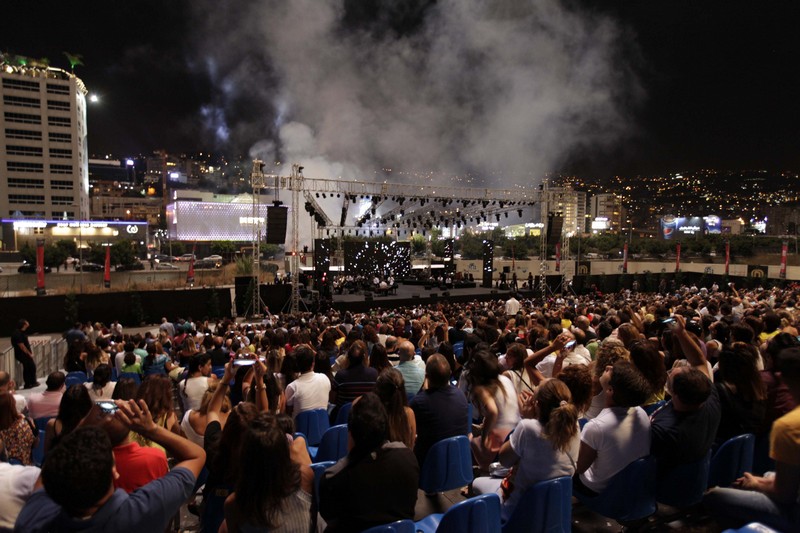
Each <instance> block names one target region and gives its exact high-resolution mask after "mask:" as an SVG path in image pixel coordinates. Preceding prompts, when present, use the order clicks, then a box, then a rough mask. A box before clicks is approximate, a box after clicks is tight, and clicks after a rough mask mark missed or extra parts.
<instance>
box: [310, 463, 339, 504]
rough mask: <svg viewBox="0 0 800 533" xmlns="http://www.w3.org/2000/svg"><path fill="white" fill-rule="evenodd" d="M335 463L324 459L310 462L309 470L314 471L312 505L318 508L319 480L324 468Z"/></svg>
mask: <svg viewBox="0 0 800 533" xmlns="http://www.w3.org/2000/svg"><path fill="white" fill-rule="evenodd" d="M335 464H336V461H324V462H319V463H312V464H311V470H313V471H314V505H315V506H316V508H317V509H319V482H320V480H321V479H322V475H323V474H324V473H325V470H327V469H328V468H330V467H332V466H333V465H335Z"/></svg>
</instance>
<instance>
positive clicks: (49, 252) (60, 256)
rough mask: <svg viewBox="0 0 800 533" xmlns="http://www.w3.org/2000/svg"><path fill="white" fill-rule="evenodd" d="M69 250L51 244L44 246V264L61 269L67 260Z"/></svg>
mask: <svg viewBox="0 0 800 533" xmlns="http://www.w3.org/2000/svg"><path fill="white" fill-rule="evenodd" d="M67 257H68V255H67V251H66V250H65V249H64V248H61V247H60V246H56V245H54V244H51V245H50V246H45V247H44V264H45V266H49V267H50V268H55V269H56V270H59V269H60V268H61V266H63V265H64V261H66V260H67Z"/></svg>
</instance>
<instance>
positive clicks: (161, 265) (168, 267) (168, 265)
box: [156, 263, 178, 270]
mask: <svg viewBox="0 0 800 533" xmlns="http://www.w3.org/2000/svg"><path fill="white" fill-rule="evenodd" d="M156 270H178V267H176V266H175V265H173V264H172V263H157V264H156Z"/></svg>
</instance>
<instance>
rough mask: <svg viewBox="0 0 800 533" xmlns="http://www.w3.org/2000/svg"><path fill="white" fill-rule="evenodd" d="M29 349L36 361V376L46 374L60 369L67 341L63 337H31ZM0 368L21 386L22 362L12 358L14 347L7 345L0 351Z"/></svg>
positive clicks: (22, 381)
mask: <svg viewBox="0 0 800 533" xmlns="http://www.w3.org/2000/svg"><path fill="white" fill-rule="evenodd" d="M30 342H31V351H32V352H33V361H34V362H35V363H36V376H37V377H42V376H48V375H49V374H50V373H51V372H55V371H56V370H60V369H61V367H62V363H63V361H64V356H65V355H66V353H67V341H66V340H64V339H52V340H50V339H32V340H31V341H30ZM0 370H5V371H6V372H8V373H9V374H11V377H12V379H13V380H14V382H15V383H17V386H22V384H23V383H24V380H23V378H22V364H20V363H18V362H17V361H16V359H14V348H13V347H11V346H10V347H8V348H6V349H5V350H2V351H0Z"/></svg>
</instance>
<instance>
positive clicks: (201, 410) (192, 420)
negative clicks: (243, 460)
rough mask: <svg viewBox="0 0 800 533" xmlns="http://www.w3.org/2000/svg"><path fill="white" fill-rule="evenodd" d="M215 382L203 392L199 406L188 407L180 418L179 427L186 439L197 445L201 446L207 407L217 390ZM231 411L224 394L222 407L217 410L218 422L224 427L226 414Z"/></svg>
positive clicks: (229, 403)
mask: <svg viewBox="0 0 800 533" xmlns="http://www.w3.org/2000/svg"><path fill="white" fill-rule="evenodd" d="M217 386H218V384H217V383H212V384H210V385H209V386H208V390H207V391H206V392H205V393H204V394H203V400H202V401H201V402H200V407H198V408H197V409H196V410H193V409H190V410H188V411H186V413H185V414H184V415H183V419H182V420H181V429H182V430H183V434H184V435H185V436H186V438H187V439H189V440H190V441H192V442H194V443H195V444H197V445H198V446H203V442H204V440H205V434H206V426H207V425H208V409H209V406H210V405H211V398H213V396H214V391H215V390H217ZM230 412H231V401H230V399H229V398H228V397H227V396H225V397H224V398H223V399H222V407H221V408H220V411H219V423H220V425H221V426H222V427H225V422H226V421H227V420H228V415H229V414H230Z"/></svg>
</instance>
